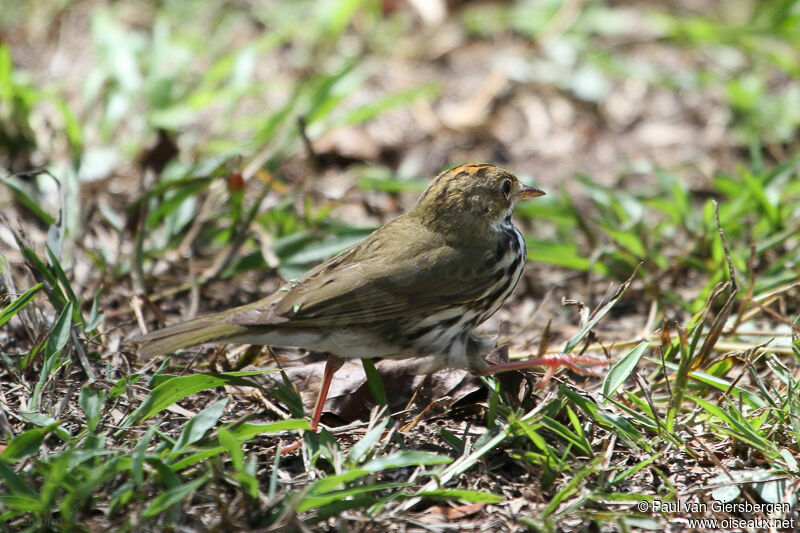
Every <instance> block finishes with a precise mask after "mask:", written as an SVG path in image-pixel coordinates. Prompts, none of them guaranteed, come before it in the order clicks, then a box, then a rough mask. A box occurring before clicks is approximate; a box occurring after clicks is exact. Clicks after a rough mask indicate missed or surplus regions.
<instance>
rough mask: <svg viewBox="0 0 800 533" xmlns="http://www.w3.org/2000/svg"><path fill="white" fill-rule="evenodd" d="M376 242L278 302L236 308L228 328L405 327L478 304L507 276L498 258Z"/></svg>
mask: <svg viewBox="0 0 800 533" xmlns="http://www.w3.org/2000/svg"><path fill="white" fill-rule="evenodd" d="M384 228H386V226H384ZM382 229H383V228H382ZM401 229H402V227H401ZM390 231H392V229H391V228H390ZM394 231H397V229H396V228H395V229H394ZM377 235H378V234H377V233H375V234H373V235H371V236H370V237H367V239H365V240H364V241H362V242H361V243H359V244H357V245H355V246H354V247H352V248H349V249H347V250H345V251H344V252H342V253H341V254H339V255H338V256H336V257H334V258H332V259H330V260H328V261H327V262H325V263H323V264H322V265H320V266H318V267H317V268H315V269H313V270H312V271H310V272H308V273H307V274H306V275H305V276H303V278H301V279H300V280H299V281H298V283H297V284H295V285H294V286H290V287H287V288H286V289H284V291H285V292H284V294H283V295H281V296H280V297H276V296H275V295H273V297H271V299H267V300H262V301H261V302H256V303H254V304H249V305H247V306H243V307H241V308H239V310H238V311H237V312H235V313H232V314H231V315H230V316H228V317H227V319H226V322H228V323H231V324H236V325H242V326H256V325H268V324H280V323H291V324H293V325H303V324H308V325H314V326H326V325H330V326H332V325H346V324H363V323H370V322H376V321H383V320H394V319H402V318H405V317H408V316H413V315H418V314H428V313H433V312H436V311H437V310H440V309H444V308H447V307H450V306H453V305H458V304H462V303H466V302H469V301H471V300H474V299H476V298H478V297H480V296H482V295H485V294H488V293H489V292H491V290H492V289H493V287H495V285H497V284H498V283H500V282H501V281H502V277H503V276H504V275H505V272H504V271H503V269H502V268H499V266H498V268H492V266H493V258H494V257H496V254H494V250H486V251H485V253H480V252H479V254H478V259H477V260H476V259H475V257H472V258H471V260H470V259H468V258H467V257H466V256H467V255H470V256H472V255H473V254H465V253H464V252H463V251H458V250H455V249H454V248H452V247H450V246H447V245H444V243H443V242H441V241H437V240H436V239H430V240H428V241H425V240H423V241H422V244H421V245H419V244H418V245H417V247H416V249H410V250H409V249H401V248H398V247H397V246H391V245H387V244H384V243H385V242H386V241H387V239H386V238H380V237H379V238H378V240H377V241H376V240H375V239H376V236H377ZM391 236H392V235H391V234H389V235H388V237H391ZM383 237H387V235H385V234H384V235H383ZM388 240H389V242H391V239H388ZM417 242H418V241H417ZM382 248H389V249H391V250H386V251H384V250H382Z"/></svg>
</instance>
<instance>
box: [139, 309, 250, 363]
mask: <svg viewBox="0 0 800 533" xmlns="http://www.w3.org/2000/svg"><path fill="white" fill-rule="evenodd" d="M226 315H227V313H225V312H222V313H215V314H211V315H205V316H201V317H198V318H195V319H193V320H189V321H188V322H183V323H182V324H176V325H174V326H167V327H165V328H161V329H158V330H156V331H153V332H151V333H148V334H147V335H142V336H139V337H135V338H133V339H131V342H136V343H139V350H138V354H139V357H140V358H142V359H150V358H152V357H155V356H157V355H162V354H167V353H172V352H174V351H175V350H180V349H181V348H188V347H189V346H194V345H196V344H202V343H205V342H219V341H224V340H225V339H229V338H231V337H235V336H236V335H237V334H239V333H242V332H243V331H245V330H246V329H247V327H246V326H237V325H236V324H230V323H227V322H225V316H226Z"/></svg>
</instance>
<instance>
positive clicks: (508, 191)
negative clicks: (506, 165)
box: [500, 180, 511, 198]
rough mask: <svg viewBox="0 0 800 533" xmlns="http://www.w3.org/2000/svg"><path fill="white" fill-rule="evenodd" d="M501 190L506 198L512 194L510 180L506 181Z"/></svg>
mask: <svg viewBox="0 0 800 533" xmlns="http://www.w3.org/2000/svg"><path fill="white" fill-rule="evenodd" d="M500 190H501V191H503V194H505V195H506V198H508V195H509V194H511V181H510V180H506V181H504V182H503V184H502V185H501V186H500Z"/></svg>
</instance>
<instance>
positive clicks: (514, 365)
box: [475, 353, 607, 387]
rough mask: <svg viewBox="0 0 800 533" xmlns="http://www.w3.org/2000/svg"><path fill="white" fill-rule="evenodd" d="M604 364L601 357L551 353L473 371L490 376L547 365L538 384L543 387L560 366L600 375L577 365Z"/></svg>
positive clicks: (579, 372)
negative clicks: (545, 372) (545, 371)
mask: <svg viewBox="0 0 800 533" xmlns="http://www.w3.org/2000/svg"><path fill="white" fill-rule="evenodd" d="M606 364H607V363H606V362H605V361H604V360H602V359H597V358H594V357H588V356H585V355H575V354H571V353H553V354H548V355H545V356H544V357H533V358H531V359H525V360H523V361H509V362H507V363H497V364H494V365H489V368H487V369H486V370H481V371H479V372H475V375H476V376H490V375H492V374H499V373H501V372H510V371H511V370H524V369H526V368H532V367H535V366H547V367H550V368H549V369H548V370H547V374H545V376H544V379H542V382H541V384H540V385H539V386H540V387H544V385H545V384H547V382H548V381H550V378H551V377H553V374H555V371H556V370H557V369H558V368H560V367H562V366H565V367H567V368H569V369H570V370H572V371H573V372H575V373H576V374H583V375H585V376H600V375H601V374H600V373H598V372H596V371H595V370H591V369H589V368H585V367H582V366H579V365H591V366H606Z"/></svg>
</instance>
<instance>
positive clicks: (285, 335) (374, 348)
mask: <svg viewBox="0 0 800 533" xmlns="http://www.w3.org/2000/svg"><path fill="white" fill-rule="evenodd" d="M229 340H230V341H232V342H241V343H245V344H268V345H271V346H292V347H295V348H304V349H306V350H313V351H317V352H329V353H332V354H334V355H337V356H339V357H343V358H345V357H358V358H372V357H398V356H399V355H401V353H400V352H401V348H400V347H399V346H397V345H396V344H394V343H390V342H386V341H383V340H381V338H380V337H379V336H377V335H375V334H374V333H373V332H371V331H369V330H367V329H365V328H359V329H355V328H352V327H350V328H344V327H343V328H333V327H328V328H321V327H320V328H302V329H300V328H275V329H273V330H271V331H268V332H263V333H246V334H243V335H241V336H237V337H235V338H231V339H229Z"/></svg>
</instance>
